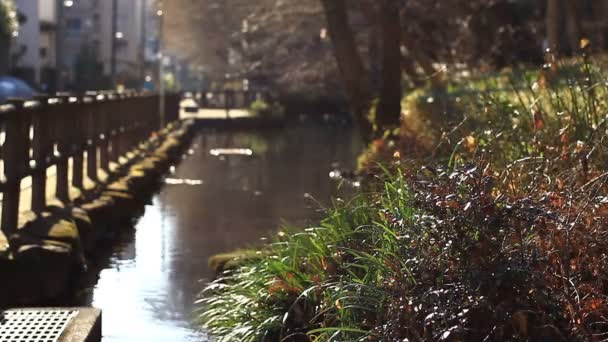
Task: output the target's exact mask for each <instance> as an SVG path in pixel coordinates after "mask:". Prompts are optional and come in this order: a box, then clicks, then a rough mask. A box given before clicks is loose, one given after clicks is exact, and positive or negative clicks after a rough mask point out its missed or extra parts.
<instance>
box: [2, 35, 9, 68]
mask: <svg viewBox="0 0 608 342" xmlns="http://www.w3.org/2000/svg"><path fill="white" fill-rule="evenodd" d="M9 51H10V40H9V39H8V38H7V39H5V38H4V37H0V76H2V75H7V74H8V71H9V60H10V55H9Z"/></svg>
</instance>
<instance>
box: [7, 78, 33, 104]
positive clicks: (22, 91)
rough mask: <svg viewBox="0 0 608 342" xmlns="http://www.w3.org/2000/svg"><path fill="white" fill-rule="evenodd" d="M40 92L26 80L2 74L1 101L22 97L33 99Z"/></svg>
mask: <svg viewBox="0 0 608 342" xmlns="http://www.w3.org/2000/svg"><path fill="white" fill-rule="evenodd" d="M37 93H38V92H37V91H36V90H34V88H32V87H30V86H29V85H28V84H27V83H25V82H24V81H22V80H20V79H18V78H15V77H11V76H0V103H4V102H6V100H8V99H10V98H15V97H16V98H21V99H25V100H31V99H33V98H34V96H36V94H37Z"/></svg>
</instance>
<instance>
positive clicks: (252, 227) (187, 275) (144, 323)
mask: <svg viewBox="0 0 608 342" xmlns="http://www.w3.org/2000/svg"><path fill="white" fill-rule="evenodd" d="M214 149H251V152H252V155H247V151H246V150H245V151H244V154H234V153H235V152H243V151H238V150H226V151H227V152H229V154H227V155H223V154H221V153H216V152H217V151H213V150H214ZM360 150H361V144H360V143H359V141H358V138H357V134H356V132H354V130H352V129H351V128H350V127H349V126H344V125H338V124H332V123H327V122H323V123H313V122H310V121H303V122H294V123H290V124H287V126H286V127H285V128H284V129H276V130H272V129H271V130H266V131H263V130H262V131H260V130H257V131H255V132H254V131H247V130H242V131H239V130H230V131H220V130H213V129H201V130H199V132H198V133H197V135H196V137H195V138H194V140H193V142H192V146H191V148H190V150H189V151H188V155H186V156H185V159H184V160H183V161H182V162H181V164H180V165H177V166H176V167H175V168H174V169H173V168H172V171H173V172H172V173H171V174H169V175H167V179H166V182H165V183H166V184H165V185H164V187H163V188H162V189H161V191H160V193H158V194H157V195H156V196H155V197H154V198H153V200H152V203H151V204H149V205H147V206H146V210H145V214H143V216H142V217H141V218H140V219H139V220H138V222H137V223H135V225H134V229H133V230H130V232H129V233H126V234H125V236H123V237H121V243H119V244H117V245H116V246H115V247H113V248H112V249H111V254H109V255H107V256H105V257H102V258H101V259H102V260H100V261H99V265H97V269H98V270H99V272H95V274H94V275H93V276H92V278H93V279H92V280H91V281H90V283H91V286H90V287H89V288H87V289H86V290H85V291H84V292H83V293H81V294H80V298H79V299H78V301H79V303H78V304H82V305H87V304H92V305H93V306H95V307H98V308H100V309H102V310H103V335H104V341H159V342H160V341H163V342H164V341H200V340H205V339H206V337H205V336H204V334H203V333H201V332H198V331H197V330H196V327H195V325H194V324H193V323H192V310H193V308H194V305H193V303H194V301H195V300H196V297H197V295H198V293H199V291H200V290H201V289H202V288H203V286H204V282H205V281H208V280H209V279H211V278H213V276H214V275H213V271H212V270H211V269H210V268H209V266H208V264H207V262H208V258H209V257H210V256H212V255H214V254H217V253H222V252H226V251H231V250H234V249H237V248H240V247H247V246H251V245H255V244H258V243H259V241H260V239H261V238H264V237H267V236H269V235H270V234H269V233H271V232H272V231H277V230H278V229H279V228H280V226H281V224H282V223H283V222H286V223H289V224H293V225H302V224H304V223H306V222H309V221H312V220H315V219H316V218H317V217H318V216H319V215H320V213H319V210H318V209H319V204H318V203H317V202H316V200H318V201H320V202H321V203H324V204H328V203H329V201H330V198H331V197H332V196H335V195H336V191H337V190H336V188H337V187H336V183H335V182H334V181H332V180H331V179H330V178H329V173H330V172H331V170H333V169H337V168H338V169H352V168H353V167H354V166H355V164H356V156H357V154H358V152H359V151H360ZM220 152H221V151H220ZM230 153H233V154H230ZM218 154H219V155H218ZM311 198H314V200H312V199H311ZM108 253H110V252H108ZM97 275H99V277H98V279H97Z"/></svg>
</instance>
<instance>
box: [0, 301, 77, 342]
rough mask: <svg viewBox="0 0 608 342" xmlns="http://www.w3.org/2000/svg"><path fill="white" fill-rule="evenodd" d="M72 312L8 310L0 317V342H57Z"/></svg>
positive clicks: (71, 316)
mask: <svg viewBox="0 0 608 342" xmlns="http://www.w3.org/2000/svg"><path fill="white" fill-rule="evenodd" d="M77 314H78V311H74V310H60V309H49V310H8V311H4V312H3V313H2V314H0V316H3V317H1V318H0V342H57V340H58V339H59V337H60V336H61V333H63V330H64V329H65V328H66V327H67V325H68V324H69V323H70V321H71V320H72V318H74V317H75V316H76V315H77Z"/></svg>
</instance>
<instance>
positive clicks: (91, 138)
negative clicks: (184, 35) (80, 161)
mask: <svg viewBox="0 0 608 342" xmlns="http://www.w3.org/2000/svg"><path fill="white" fill-rule="evenodd" d="M101 100H103V95H93V101H91V103H89V105H88V106H87V108H86V132H87V133H86V136H87V147H86V151H87V177H89V179H91V180H92V181H94V182H97V181H98V180H99V177H98V175H97V140H98V138H97V125H96V110H95V107H96V106H98V105H99V101H101Z"/></svg>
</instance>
